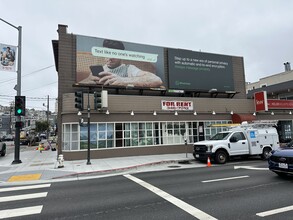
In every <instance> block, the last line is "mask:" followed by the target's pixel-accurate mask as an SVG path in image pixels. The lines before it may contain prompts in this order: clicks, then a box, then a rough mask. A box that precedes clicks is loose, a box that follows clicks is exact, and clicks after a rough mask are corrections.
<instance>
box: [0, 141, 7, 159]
mask: <svg viewBox="0 0 293 220" xmlns="http://www.w3.org/2000/svg"><path fill="white" fill-rule="evenodd" d="M1 142H2V141H0V146H1V148H0V155H1V157H4V156H5V154H6V144H5V143H1Z"/></svg>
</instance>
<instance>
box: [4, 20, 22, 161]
mask: <svg viewBox="0 0 293 220" xmlns="http://www.w3.org/2000/svg"><path fill="white" fill-rule="evenodd" d="M0 20H1V21H3V22H4V23H6V24H8V25H9V26H11V27H13V28H15V29H17V30H18V52H17V85H16V87H15V90H16V93H17V96H21V30H22V27H21V26H18V27H16V26H14V25H13V24H10V23H9V22H7V21H5V20H4V19H2V18H0ZM20 121H21V116H16V122H20ZM19 151H20V127H18V126H17V127H16V128H15V148H14V161H13V162H12V164H18V163H21V160H20V159H19Z"/></svg>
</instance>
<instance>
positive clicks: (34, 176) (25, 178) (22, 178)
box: [8, 173, 42, 182]
mask: <svg viewBox="0 0 293 220" xmlns="http://www.w3.org/2000/svg"><path fill="white" fill-rule="evenodd" d="M41 176H42V174H41V173H36V174H26V175H19V176H12V177H10V178H9V180H8V182H17V181H30V180H39V179H40V178H41Z"/></svg>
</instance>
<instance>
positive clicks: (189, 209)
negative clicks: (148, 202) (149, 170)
mask: <svg viewBox="0 0 293 220" xmlns="http://www.w3.org/2000/svg"><path fill="white" fill-rule="evenodd" d="M124 176H125V177H126V178H128V179H130V180H132V181H134V182H136V183H137V184H139V185H141V186H143V187H144V188H146V189H148V190H150V191H152V192H153V193H155V194H157V195H158V196H160V197H161V198H163V199H165V200H167V201H168V202H170V203H172V204H174V205H175V206H177V207H179V208H180V209H182V210H183V211H185V212H187V213H189V214H190V215H192V216H194V217H196V218H197V219H200V220H204V219H205V220H217V219H216V218H214V217H213V216H211V215H208V214H207V213H205V212H203V211H201V210H199V209H197V208H195V207H193V206H191V205H189V204H188V203H186V202H184V201H182V200H180V199H178V198H176V197H174V196H172V195H170V194H169V193H166V192H165V191H163V190H161V189H159V188H157V187H155V186H153V185H151V184H149V183H147V182H145V181H143V180H141V179H138V178H136V177H134V176H132V175H130V174H126V175H124Z"/></svg>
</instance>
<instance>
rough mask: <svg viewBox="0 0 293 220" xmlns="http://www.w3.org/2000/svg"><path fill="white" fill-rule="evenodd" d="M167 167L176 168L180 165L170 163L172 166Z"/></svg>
mask: <svg viewBox="0 0 293 220" xmlns="http://www.w3.org/2000/svg"><path fill="white" fill-rule="evenodd" d="M168 167H169V168H178V167H181V166H178V165H172V166H168Z"/></svg>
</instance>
